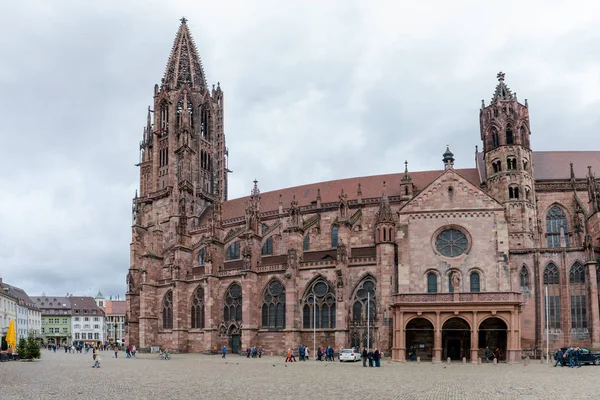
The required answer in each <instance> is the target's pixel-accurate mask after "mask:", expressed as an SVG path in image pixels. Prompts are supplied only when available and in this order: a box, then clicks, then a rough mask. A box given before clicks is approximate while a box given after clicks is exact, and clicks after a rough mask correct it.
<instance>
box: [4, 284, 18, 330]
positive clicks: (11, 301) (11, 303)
mask: <svg viewBox="0 0 600 400" xmlns="http://www.w3.org/2000/svg"><path fill="white" fill-rule="evenodd" d="M0 289H2V290H0V330H1V333H2V336H3V337H4V336H5V335H6V333H7V332H8V325H9V324H10V321H13V320H14V321H16V319H17V298H16V297H14V296H12V295H11V294H10V293H9V292H10V288H8V287H5V286H4V283H3V282H2V278H0Z"/></svg>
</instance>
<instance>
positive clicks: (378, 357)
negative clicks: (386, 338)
mask: <svg viewBox="0 0 600 400" xmlns="http://www.w3.org/2000/svg"><path fill="white" fill-rule="evenodd" d="M373 358H374V359H375V367H380V366H381V364H380V361H379V360H380V358H381V353H380V352H379V348H376V349H375V352H374V353H373Z"/></svg>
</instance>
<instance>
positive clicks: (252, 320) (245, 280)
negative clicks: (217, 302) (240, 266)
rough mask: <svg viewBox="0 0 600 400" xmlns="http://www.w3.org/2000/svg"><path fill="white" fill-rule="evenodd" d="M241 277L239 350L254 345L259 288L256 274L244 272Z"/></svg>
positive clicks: (256, 330)
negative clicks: (240, 341)
mask: <svg viewBox="0 0 600 400" xmlns="http://www.w3.org/2000/svg"><path fill="white" fill-rule="evenodd" d="M244 273H245V274H246V276H243V277H242V343H241V344H240V345H241V346H240V349H246V348H247V347H252V346H254V345H256V343H255V342H256V334H257V332H258V320H259V317H257V310H258V307H257V303H256V302H257V301H259V300H258V298H259V296H258V293H259V290H260V289H259V288H257V278H256V272H254V271H244Z"/></svg>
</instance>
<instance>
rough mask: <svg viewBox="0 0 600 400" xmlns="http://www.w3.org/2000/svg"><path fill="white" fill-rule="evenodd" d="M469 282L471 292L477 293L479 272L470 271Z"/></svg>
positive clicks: (478, 290) (478, 289)
mask: <svg viewBox="0 0 600 400" xmlns="http://www.w3.org/2000/svg"><path fill="white" fill-rule="evenodd" d="M469 283H470V285H471V293H479V292H480V291H481V287H480V282H479V272H471V275H469Z"/></svg>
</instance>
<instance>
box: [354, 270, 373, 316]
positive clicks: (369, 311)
mask: <svg viewBox="0 0 600 400" xmlns="http://www.w3.org/2000/svg"><path fill="white" fill-rule="evenodd" d="M375 294H376V293H375V280H374V279H373V278H371V277H367V278H365V280H364V281H363V282H362V283H361V284H360V286H359V288H358V290H357V291H356V294H355V295H354V300H353V301H354V305H353V306H352V314H353V315H352V317H353V319H354V321H355V322H360V321H362V320H363V319H364V320H365V321H366V320H367V315H368V316H369V320H370V321H371V322H373V320H374V319H375V316H376V307H375V304H376V300H375Z"/></svg>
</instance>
